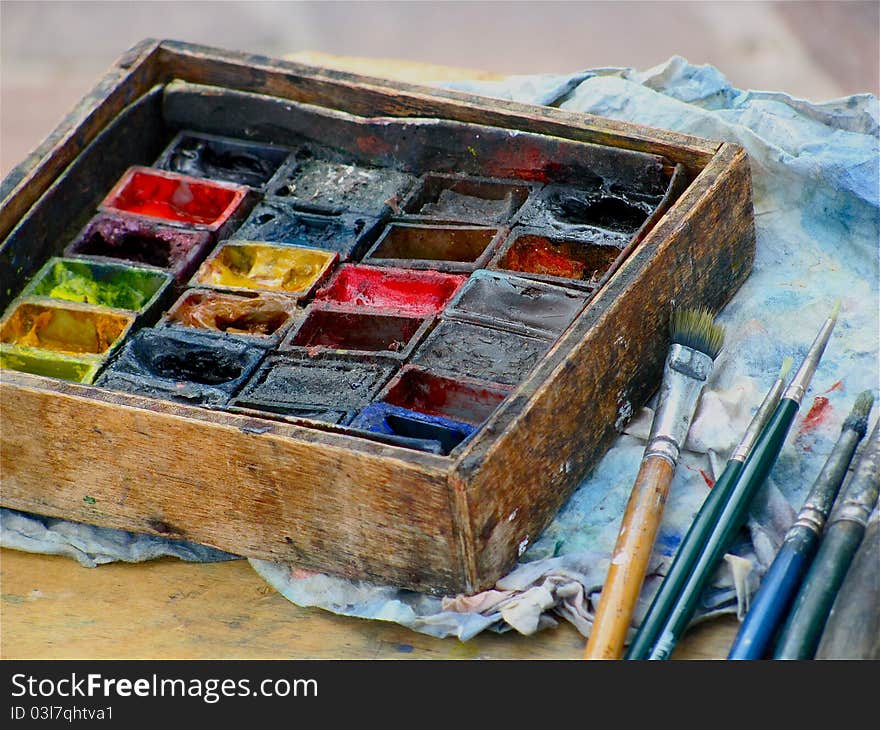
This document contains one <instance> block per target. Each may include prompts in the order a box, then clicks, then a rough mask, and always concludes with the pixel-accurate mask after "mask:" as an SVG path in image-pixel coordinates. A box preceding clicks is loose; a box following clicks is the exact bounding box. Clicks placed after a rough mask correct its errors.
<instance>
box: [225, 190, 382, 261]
mask: <svg viewBox="0 0 880 730" xmlns="http://www.w3.org/2000/svg"><path fill="white" fill-rule="evenodd" d="M381 226H382V221H381V220H380V219H379V218H370V217H367V216H362V215H347V214H346V215H343V214H340V213H337V212H334V211H332V210H322V211H320V212H318V211H303V210H299V209H297V208H294V207H293V206H292V205H291V204H290V203H289V202H287V201H286V200H283V199H281V198H266V199H264V200H263V201H262V202H261V203H259V204H257V206H256V207H255V208H254V209H253V211H252V212H251V214H250V216H248V218H247V220H246V221H245V222H244V224H243V225H242V227H241V228H239V229H238V231H237V232H236V234H235V237H236V238H238V239H241V240H245V241H270V242H272V243H285V244H292V245H295V246H306V247H309V248H320V249H324V250H326V251H335V252H336V253H338V254H339V258H340V259H342V260H343V261H346V260H348V259H352V258H358V257H360V255H361V254H362V253H363V252H364V250H365V249H366V248H367V246H369V245H370V244H371V243H372V242H373V241H375V240H376V236H377V235H378V234H379V232H380V230H381Z"/></svg>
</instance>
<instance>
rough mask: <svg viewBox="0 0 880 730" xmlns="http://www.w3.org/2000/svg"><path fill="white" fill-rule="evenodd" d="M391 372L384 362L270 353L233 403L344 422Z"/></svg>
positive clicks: (389, 364)
mask: <svg viewBox="0 0 880 730" xmlns="http://www.w3.org/2000/svg"><path fill="white" fill-rule="evenodd" d="M395 370H396V366H395V365H393V364H392V363H390V362H387V361H386V362H380V361H370V360H364V359H357V360H356V359H352V358H343V357H331V356H321V357H309V356H308V355H298V354H295V353H289V354H279V355H270V356H269V357H268V358H267V359H266V361H265V362H264V363H263V365H262V366H261V367H260V369H259V370H258V371H257V372H256V374H255V375H254V376H253V378H252V379H251V381H250V382H249V383H248V384H247V385H246V386H245V388H244V389H243V390H242V392H241V394H240V395H239V396H238V397H237V398H236V399H235V400H234V401H233V405H234V406H238V407H241V408H245V409H251V410H259V411H269V412H271V413H276V414H280V415H286V416H293V417H297V418H307V419H314V420H318V421H326V422H329V423H337V424H342V425H345V424H348V423H349V422H350V421H351V419H352V418H354V416H355V414H356V413H357V412H358V411H359V410H361V409H362V408H364V407H365V406H366V405H367V404H368V403H369V402H370V401H371V400H372V399H373V397H374V396H375V394H376V393H377V392H378V391H379V390H380V389H381V388H382V386H383V385H384V384H385V383H386V382H387V381H388V378H390V377H391V375H392V374H393V373H394V371H395Z"/></svg>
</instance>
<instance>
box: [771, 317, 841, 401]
mask: <svg viewBox="0 0 880 730" xmlns="http://www.w3.org/2000/svg"><path fill="white" fill-rule="evenodd" d="M836 322H837V319H836V318H833V317H829V318H828V319H826V320H825V324H824V325H822V329H820V330H819V334H818V335H816V339H815V340H813V344H812V346H811V347H810V351H809V352H808V353H807V356H806V357H805V358H804V361H803V362H802V363H801V366H800V367H799V368H798V371H797V373H796V374H795V376H794V377H793V378H792V380H791V383H790V384H789V386H788V388H786V390H785V395H783V396H782V397H783V398H788V400H793V401H794V402H795V403H797V404H798V405H800V404H801V401H802V400H803V399H804V394H805V393H806V392H807V388H809V387H810V381H811V380H812V379H813V373H815V372H816V368H817V367H818V365H819V360H821V359H822V353H823V352H825V346H826V345H827V344H828V339H829V338H830V337H831V330H833V329H834V325H835V323H836Z"/></svg>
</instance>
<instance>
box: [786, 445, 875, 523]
mask: <svg viewBox="0 0 880 730" xmlns="http://www.w3.org/2000/svg"><path fill="white" fill-rule="evenodd" d="M860 440H861V439H860V437H859V433H858V432H857V431H854V430H852V429H845V430H843V431H841V434H840V438H838V439H837V443H835V444H834V448H833V449H832V450H831V453H830V454H829V455H828V459H827V460H826V461H825V464H824V465H823V467H822V471H820V472H819V476H817V477H816V481H815V482H814V483H813V487H812V489H810V493H809V494H808V495H807V498H806V500H805V501H804V506H803V507H802V508H801V511H800V512H799V513H798V516H797V519H796V520H795V522H794V524H793V525H792V527H791V530H789V532H788V534H789V535H791V534H792V533H793V532H794V531H795V528H796V527H798V526H801V527H806V528H807V529H808V530H812V531H813V532H815V533H816V534H817V535H821V534H822V530H824V529H825V523H826V522H827V520H828V514H829V513H830V512H831V508H832V507H833V506H834V499H835V497H837V492H838V490H839V488H840V484H841V482H842V481H843V479H844V476H845V475H846V471H847V469H848V468H849V463H850V461H851V460H852V454H853V451H854V450H855V448H856V445H857V444H858V442H859V441H860Z"/></svg>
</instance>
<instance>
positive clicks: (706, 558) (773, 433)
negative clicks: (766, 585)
mask: <svg viewBox="0 0 880 730" xmlns="http://www.w3.org/2000/svg"><path fill="white" fill-rule="evenodd" d="M839 308H840V305H839V303H838V304H836V305H835V306H834V310H833V311H832V313H831V316H830V317H829V318H828V319H827V320H825V324H823V325H822V329H821V330H819V334H818V335H817V336H816V339H815V340H814V341H813V344H812V346H811V347H810V351H809V352H808V353H807V356H806V357H805V358H804V361H803V362H802V363H801V366H800V368H798V371H797V373H796V374H795V376H794V378H792V381H791V384H790V385H789V386H788V388H786V390H785V394H784V395H783V397H782V400H781V401H780V402H779V405H778V406H777V407H776V410H775V411H774V413H773V416H772V417H771V418H770V422H769V423H768V424H767V426H766V428H765V429H764V430H763V431H762V432H761V435H760V436H759V437H758V441H757V442H756V443H755V447H754V448H753V449H752V453H751V454H749V457H748V458H747V459H746V462H745V464H744V465H743V469H742V473H741V474H740V477H739V480H738V481H737V483H736V486H735V487H734V488H733V490H731V493H730V495H729V497H728V499H727V502H726V503H725V505H724V507H723V509H722V510H721V512H720V514H719V515H718V522H717V523H716V525H715V527H714V529H713V530H712V532H711V534H710V535H709V536H708V538H707V540H706V543H705V545H704V547H703V551H702V552H701V553H700V557H699V559H698V560H697V561H696V563H695V564H694V567H693V572H692V573H691V575H690V576H688V579H687V581H686V582H685V585H684V587H683V588H682V590H681V593H680V594H679V596H678V599H677V600H676V603H675V605H674V606H673V608H672V610H671V611H670V612H669V616H668V618H667V619H666V622H665V623H664V625H663V628H662V630H661V631H660V633H659V636H658V638H657V641H656V642H655V644H654V646H653V647H651V651H650V652H649V653H648V656H647V658H648V659H668V658H669V656H670V654H672V650H673V649H674V648H675V645H676V643H677V642H678V640H679V639H680V638H681V636H682V634H684V632H685V630H686V629H687V627H688V624H689V623H690V621H691V619H692V618H693V616H694V612H695V611H696V609H697V605H698V602H699V599H700V596H701V595H702V593H703V591H704V590H705V588H706V586H707V585H708V583H709V581H710V580H711V579H712V575H713V574H714V572H715V570H716V569H717V567H718V564H719V562H720V561H721V559H722V558H723V557H724V553H725V552H726V551H727V549H728V547H729V546H730V544H731V543H732V542H733V539H734V538H735V537H736V535H737V533H738V532H739V531H740V529H742V526H743V525H744V524H745V521H746V517H747V515H748V511H749V507H750V506H751V503H752V500H753V498H754V496H755V494H756V493H757V492H758V490H759V489H760V488H761V486H762V485H763V484H764V482H765V481H766V479H767V476H768V475H769V474H770V470H771V469H772V468H773V465H774V464H775V463H776V459H777V458H778V457H779V452H780V451H781V450H782V445H783V443H784V442H785V439H786V436H787V435H788V431H789V429H790V428H791V424H792V422H793V421H794V417H795V415H797V412H798V409H799V408H800V404H801V401H802V400H803V398H804V393H805V392H806V390H807V387H808V386H809V383H810V380H812V378H813V373H815V371H816V367H817V366H818V364H819V360H820V359H821V358H822V354H823V353H824V352H825V347H826V345H827V344H828V340H829V338H830V337H831V331H832V330H833V329H834V325H835V323H836V322H837V314H838V311H839Z"/></svg>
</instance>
